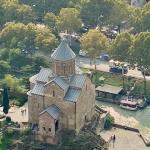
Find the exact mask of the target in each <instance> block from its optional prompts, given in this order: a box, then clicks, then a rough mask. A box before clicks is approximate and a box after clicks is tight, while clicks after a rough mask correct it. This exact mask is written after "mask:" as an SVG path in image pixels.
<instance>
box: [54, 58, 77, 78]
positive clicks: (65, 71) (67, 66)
mask: <svg viewBox="0 0 150 150" xmlns="http://www.w3.org/2000/svg"><path fill="white" fill-rule="evenodd" d="M53 72H54V73H55V74H57V75H60V76H68V75H72V74H75V60H69V61H64V62H62V61H54V62H53Z"/></svg>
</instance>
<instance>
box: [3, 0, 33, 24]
mask: <svg viewBox="0 0 150 150" xmlns="http://www.w3.org/2000/svg"><path fill="white" fill-rule="evenodd" d="M0 17H1V21H0V25H1V26H3V25H4V24H5V23H6V22H11V21H16V22H23V23H29V22H31V21H33V20H34V18H35V15H34V13H33V11H32V8H31V7H30V6H28V5H22V4H19V3H18V1H17V0H11V1H8V0H0Z"/></svg>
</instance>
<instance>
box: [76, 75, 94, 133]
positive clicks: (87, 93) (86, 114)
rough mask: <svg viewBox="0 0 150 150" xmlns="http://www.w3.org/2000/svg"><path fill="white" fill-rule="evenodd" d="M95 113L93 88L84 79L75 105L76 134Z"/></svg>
mask: <svg viewBox="0 0 150 150" xmlns="http://www.w3.org/2000/svg"><path fill="white" fill-rule="evenodd" d="M94 112H95V87H94V85H93V84H91V81H90V79H89V78H87V79H86V82H85V84H84V87H83V89H82V94H81V95H80V98H79V100H78V101H77V103H76V123H77V124H76V132H77V133H78V132H79V131H80V129H81V128H82V127H83V126H84V124H85V121H90V120H91V118H92V116H93V115H94Z"/></svg>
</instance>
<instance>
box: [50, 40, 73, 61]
mask: <svg viewBox="0 0 150 150" xmlns="http://www.w3.org/2000/svg"><path fill="white" fill-rule="evenodd" d="M75 57H76V55H75V53H74V52H73V51H72V49H71V48H70V47H69V46H68V44H67V43H66V42H65V41H64V40H63V41H62V42H61V43H60V45H59V46H58V48H57V49H56V50H55V51H54V52H53V53H52V55H51V58H52V59H54V60H60V61H66V60H71V59H74V58H75Z"/></svg>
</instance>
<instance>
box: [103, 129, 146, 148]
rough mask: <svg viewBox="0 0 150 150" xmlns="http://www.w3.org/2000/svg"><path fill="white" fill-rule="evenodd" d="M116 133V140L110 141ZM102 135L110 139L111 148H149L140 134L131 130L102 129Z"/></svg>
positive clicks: (107, 139)
mask: <svg viewBox="0 0 150 150" xmlns="http://www.w3.org/2000/svg"><path fill="white" fill-rule="evenodd" d="M112 135H115V137H116V140H115V142H114V143H113V141H110V137H111V136H112ZM101 136H102V138H103V139H105V140H106V141H108V143H109V150H149V147H146V146H145V144H144V142H143V141H142V139H141V138H140V136H139V134H138V133H136V132H132V131H129V130H124V129H118V128H112V129H111V130H109V131H105V130H104V131H102V132H101Z"/></svg>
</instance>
